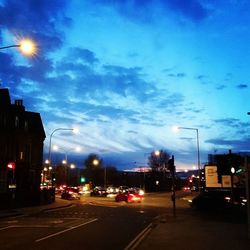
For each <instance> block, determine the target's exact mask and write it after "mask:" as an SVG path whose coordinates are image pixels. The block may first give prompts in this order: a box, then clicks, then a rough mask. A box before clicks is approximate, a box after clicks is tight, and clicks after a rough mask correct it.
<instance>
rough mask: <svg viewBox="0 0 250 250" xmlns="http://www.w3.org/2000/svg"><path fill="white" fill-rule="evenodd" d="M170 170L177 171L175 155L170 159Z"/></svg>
mask: <svg viewBox="0 0 250 250" xmlns="http://www.w3.org/2000/svg"><path fill="white" fill-rule="evenodd" d="M168 170H169V171H171V172H175V165H174V156H173V155H172V158H171V159H169V160H168Z"/></svg>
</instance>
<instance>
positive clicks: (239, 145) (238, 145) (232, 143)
mask: <svg viewBox="0 0 250 250" xmlns="http://www.w3.org/2000/svg"><path fill="white" fill-rule="evenodd" d="M205 143H211V144H214V145H215V148H216V146H218V148H220V149H222V148H223V147H224V149H225V150H226V149H232V150H233V151H235V152H239V151H242V150H248V149H249V139H245V140H226V139H210V140H206V141H205Z"/></svg>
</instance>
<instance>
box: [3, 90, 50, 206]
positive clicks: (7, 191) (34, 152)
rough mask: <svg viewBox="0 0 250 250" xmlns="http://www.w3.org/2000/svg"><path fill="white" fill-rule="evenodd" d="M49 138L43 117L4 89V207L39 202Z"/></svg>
mask: <svg viewBox="0 0 250 250" xmlns="http://www.w3.org/2000/svg"><path fill="white" fill-rule="evenodd" d="M45 137H46V136H45V132H44V128H43V124H42V119H41V116H40V114H39V113H35V112H29V111H26V110H25V107H24V105H23V100H15V102H14V104H12V103H11V99H10V95H9V90H8V89H5V88H3V89H0V199H1V205H0V207H8V206H10V204H14V205H16V206H18V205H20V206H22V205H31V204H37V203H38V202H39V199H40V197H39V196H40V193H39V192H40V180H41V170H42V161H43V142H44V140H45ZM10 163H11V164H10ZM8 164H9V167H10V168H8ZM11 167H12V168H11ZM2 201H4V202H2Z"/></svg>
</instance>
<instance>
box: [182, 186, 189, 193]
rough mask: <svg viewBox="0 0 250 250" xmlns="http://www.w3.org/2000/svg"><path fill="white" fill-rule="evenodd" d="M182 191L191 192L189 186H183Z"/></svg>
mask: <svg viewBox="0 0 250 250" xmlns="http://www.w3.org/2000/svg"><path fill="white" fill-rule="evenodd" d="M182 190H183V191H185V192H189V191H191V188H190V187H189V186H184V187H183V188H182Z"/></svg>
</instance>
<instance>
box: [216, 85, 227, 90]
mask: <svg viewBox="0 0 250 250" xmlns="http://www.w3.org/2000/svg"><path fill="white" fill-rule="evenodd" d="M225 88H226V85H224V84H221V85H218V86H217V87H216V89H218V90H223V89H225Z"/></svg>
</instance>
